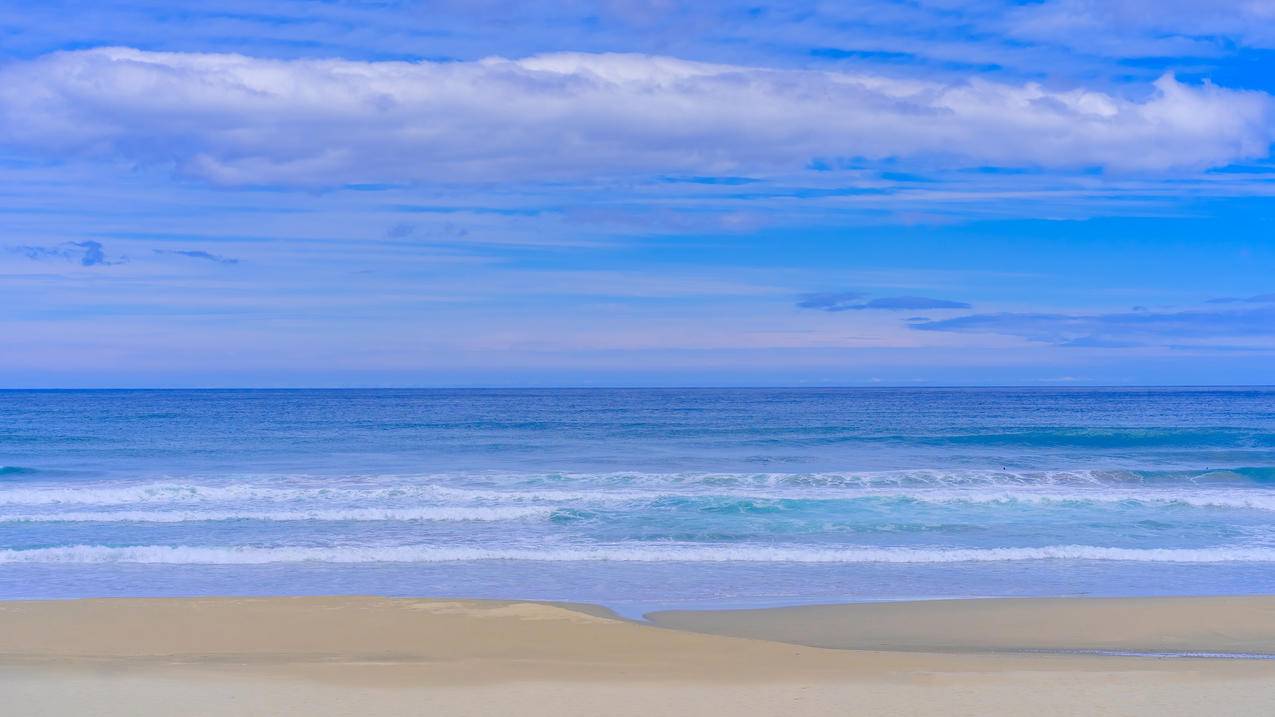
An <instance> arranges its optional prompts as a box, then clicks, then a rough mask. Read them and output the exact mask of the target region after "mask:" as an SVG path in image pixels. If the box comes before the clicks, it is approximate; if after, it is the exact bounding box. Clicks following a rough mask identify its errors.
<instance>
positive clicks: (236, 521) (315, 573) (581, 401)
mask: <svg viewBox="0 0 1275 717" xmlns="http://www.w3.org/2000/svg"><path fill="white" fill-rule="evenodd" d="M0 466H2V467H0V598H3V599H16V598H67V597H86V596H173V595H280V594H289V595H290V594H379V595H411V596H449V597H471V598H522V599H551V600H572V601H585V602H597V603H603V604H607V605H611V606H613V607H616V608H617V609H619V610H621V611H632V612H640V611H641V610H644V609H649V608H654V607H744V606H763V605H782V604H799V603H815V602H845V601H856V600H885V599H921V598H941V597H975V596H1033V595H1057V596H1062V595H1113V596H1114V595H1212V594H1255V593H1275V389H1272V388H1221V389H1218V388H1199V389H1195V388H1138V389H1126V388H1097V389H1089V388H1084V389H1081V388H1070V389H1020V388H952V389H939V388H924V389H922V388H917V389H900V388H866V389H762V388H758V389H554V390H549V389H545V390H541V389H526V390H495V389H492V390H477V389H475V390H427V389H420V390H407V389H403V390H381V389H367V390H361V389H360V390H277V391H276V390H209V391H185V390H173V391H143V390H137V391H134V390H121V391H3V392H0Z"/></svg>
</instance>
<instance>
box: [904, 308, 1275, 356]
mask: <svg viewBox="0 0 1275 717" xmlns="http://www.w3.org/2000/svg"><path fill="white" fill-rule="evenodd" d="M908 327H909V328H912V329H915V330H918V331H947V332H958V333H988V334H1001V335H1006V336H1017V337H1021V338H1024V339H1027V340H1029V341H1041V342H1046V343H1051V344H1055V345H1058V346H1068V347H1090V348H1121V347H1129V346H1168V345H1171V344H1175V343H1177V342H1180V341H1182V340H1184V339H1217V338H1245V337H1250V338H1258V337H1272V336H1275V307H1272V306H1261V307H1256V308H1251V309H1241V310H1233V311H1223V310H1212V311H1209V310H1190V311H1168V312H1156V311H1134V312H1120V313H1098V314H1060V313H1014V312H1004V313H996V314H971V315H968V316H958V317H955V318H951V319H939V320H932V321H923V322H914V323H910V324H908Z"/></svg>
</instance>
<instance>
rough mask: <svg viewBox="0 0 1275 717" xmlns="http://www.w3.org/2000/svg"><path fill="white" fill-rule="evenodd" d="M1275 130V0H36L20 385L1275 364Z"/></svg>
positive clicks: (6, 18)
mask: <svg viewBox="0 0 1275 717" xmlns="http://www.w3.org/2000/svg"><path fill="white" fill-rule="evenodd" d="M214 5H215V8H214V7H211V6H214ZM1273 142H1275V0H1215V1H1214V2H1210V3H1202V2H1197V1H1194V0H1157V1H1155V2H1152V1H1151V0H1106V1H1099V0H1092V1H1086V0H1038V1H1035V2H1008V1H1003V0H967V1H961V0H907V1H904V0H898V1H894V0H864V1H863V2H802V1H800V0H795V1H792V2H784V3H766V2H754V3H724V2H714V1H713V0H703V1H701V2H686V3H682V2H674V1H672V0H650V1H647V2H642V1H640V0H609V1H608V0H597V1H592V2H590V1H586V0H571V1H564V2H558V3H525V2H505V1H504V0H470V1H468V2H408V1H406V0H404V1H395V0H369V1H366V2H353V1H340V0H314V1H307V2H301V1H296V0H254V1H253V2H248V1H246V0H229V1H227V2H220V3H206V2H193V1H189V2H188V1H186V0H169V1H167V2H155V1H149V0H119V1H114V2H112V1H111V0H98V1H96V2H69V1H65V0H46V1H45V2H41V3H28V2H16V1H14V0H0V331H2V332H3V336H4V341H3V343H0V386H4V387H12V388H20V387H145V386H154V387H181V386H190V387H229V386H281V387H304V386H598V385H604V386H651V385H666V386H717V385H722V386H736V385H764V386H778V385H793V386H871V385H904V386H924V385H1030V386H1084V385H1164V384H1174V385H1181V384H1187V385H1200V384H1275V161H1273V160H1272V156H1271V150H1272V143H1273Z"/></svg>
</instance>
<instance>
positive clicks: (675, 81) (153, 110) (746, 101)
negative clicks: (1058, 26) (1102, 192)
mask: <svg viewBox="0 0 1275 717" xmlns="http://www.w3.org/2000/svg"><path fill="white" fill-rule="evenodd" d="M1149 89H1150V91H1149V92H1147V93H1145V94H1146V96H1145V98H1143V99H1139V100H1134V99H1128V98H1125V97H1121V96H1118V95H1114V94H1110V93H1105V92H1098V91H1092V90H1086V89H1071V90H1054V89H1049V88H1045V87H1042V86H1039V85H1036V84H1031V83H1028V84H1007V83H997V82H991V81H987V80H982V79H977V78H973V79H969V80H966V81H964V82H959V83H940V82H932V81H925V80H907V79H899V78H891V77H886V76H881V75H871V74H847V73H832V72H815V71H802V70H776V69H767V68H758V67H742V66H731V65H715V64H706V63H696V62H689V61H684V60H679V59H675V58H668V57H658V56H649V55H614V54H573V53H564V54H552V55H539V56H533V57H529V58H525V59H521V60H508V59H503V58H489V59H485V60H481V61H476V62H415V63H408V62H357V61H345V60H273V59H259V58H252V57H246V56H242V55H232V54H195V53H154V52H145V51H140V50H133V49H127V48H102V49H95V50H85V51H76V52H60V53H54V54H51V55H47V56H44V57H41V58H37V59H35V60H30V61H22V62H15V63H11V64H8V65H6V66H4V67H3V68H0V143H3V144H6V145H9V146H10V147H12V148H15V149H18V150H19V151H28V152H33V153H38V154H43V155H48V156H55V157H65V156H88V157H107V158H115V159H120V160H124V161H126V162H134V163H143V164H164V163H172V164H174V165H175V166H176V167H177V169H178V170H179V171H181V172H183V173H186V174H189V175H193V176H196V177H199V178H202V179H206V180H209V181H212V182H217V183H225V184H271V183H279V184H298V185H325V184H342V183H354V182H384V181H401V180H423V181H493V180H525V179H589V178H597V177H615V176H632V175H643V174H651V173H678V172H694V173H769V172H790V171H794V170H799V169H800V168H801V167H803V166H805V165H806V164H807V163H808V162H810V161H811V159H813V158H837V157H859V158H866V159H869V160H879V159H902V160H905V161H912V162H916V163H920V164H923V165H925V166H929V167H963V166H978V165H1000V166H1029V167H1044V168H1060V169H1064V168H1075V167H1089V166H1100V167H1104V168H1106V169H1109V170H1114V171H1128V172H1150V173H1158V172H1165V171H1170V172H1176V171H1182V170H1198V169H1202V168H1207V167H1213V166H1221V165H1226V164H1229V163H1232V162H1235V161H1238V160H1243V159H1252V158H1260V157H1265V156H1267V154H1268V152H1269V149H1270V144H1271V142H1272V140H1273V139H1275V99H1273V98H1272V97H1271V96H1270V95H1267V94H1265V93H1260V92H1249V91H1236V90H1228V89H1223V88H1219V87H1215V86H1212V85H1207V84H1206V85H1202V86H1194V85H1184V84H1181V83H1178V82H1176V81H1175V80H1174V79H1172V78H1171V77H1164V78H1161V79H1160V80H1159V81H1158V82H1156V83H1155V86H1154V87H1153V88H1149Z"/></svg>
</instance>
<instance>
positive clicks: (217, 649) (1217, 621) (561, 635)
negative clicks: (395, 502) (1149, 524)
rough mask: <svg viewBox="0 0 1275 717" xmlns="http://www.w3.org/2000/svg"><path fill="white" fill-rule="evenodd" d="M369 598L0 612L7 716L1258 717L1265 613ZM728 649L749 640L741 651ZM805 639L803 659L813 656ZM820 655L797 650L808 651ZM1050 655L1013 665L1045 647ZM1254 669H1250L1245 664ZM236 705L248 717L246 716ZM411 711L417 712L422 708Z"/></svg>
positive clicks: (992, 603)
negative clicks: (1158, 650) (1181, 650)
mask: <svg viewBox="0 0 1275 717" xmlns="http://www.w3.org/2000/svg"><path fill="white" fill-rule="evenodd" d="M650 617H651V622H650V623H644V622H636V621H633V620H629V619H625V618H621V617H619V616H618V615H616V614H615V613H614V612H612V611H611V610H609V609H607V608H604V607H600V606H595V605H587V604H575V603H545V602H520V601H501V600H449V599H437V600H433V599H415V598H378V597H270V598H152V599H130V598H109V599H87V600H85V599H80V600H56V601H5V602H0V699H3V700H5V702H6V704H8V705H10V706H11V708H12V709H13V711H12V713H13V714H22V715H45V714H47V715H55V714H57V715H60V714H74V713H77V712H79V713H86V714H87V713H91V714H101V715H110V716H114V715H120V716H123V715H146V716H149V715H156V716H158V715H164V714H172V713H173V709H174V708H173V705H174V701H175V700H177V701H180V704H181V705H182V709H181V710H180V712H181V713H182V714H192V715H208V716H209V717H223V716H226V717H228V716H229V715H238V714H297V715H301V714H304V715H316V716H319V717H335V716H336V715H356V714H359V715H362V714H371V715H400V714H402V715H408V714H420V713H422V711H427V712H428V711H432V713H437V714H475V715H477V714H523V715H532V716H539V715H545V716H546V717H547V716H548V715H562V714H571V715H575V714H580V715H584V714H619V715H630V714H631V715H649V714H703V713H705V712H709V711H713V710H721V711H727V710H729V711H737V712H741V713H746V714H776V715H778V714H810V715H825V714H826V715H833V714H845V713H846V708H847V706H848V705H854V706H855V707H856V708H858V709H861V710H864V711H865V712H867V713H882V714H897V713H906V714H919V715H931V714H933V715H948V714H979V715H1018V714H1023V713H1026V712H1028V711H1030V712H1032V713H1035V714H1038V715H1059V716H1060V717H1061V716H1062V715H1074V714H1092V713H1096V712H1099V711H1102V713H1104V714H1113V715H1143V714H1147V715H1150V714H1156V715H1172V716H1176V715H1183V716H1184V717H1185V716H1186V715H1198V714H1208V713H1210V712H1213V713H1216V712H1217V711H1218V710H1219V708H1220V707H1224V709H1222V711H1225V712H1226V713H1227V714H1234V715H1255V716H1256V715H1267V714H1269V706H1270V705H1271V704H1275V662H1273V661H1272V660H1270V659H1266V658H1260V659H1243V658H1241V657H1238V656H1232V657H1229V658H1227V659H1157V658H1154V657H1146V656H1124V655H1116V654H1086V653H1083V652H1078V650H1085V649H1096V650H1112V649H1116V650H1118V649H1124V648H1148V647H1149V648H1155V647H1163V646H1164V645H1171V646H1174V647H1175V648H1176V647H1186V648H1191V649H1192V650H1194V651H1196V652H1230V653H1235V655H1238V653H1240V652H1245V651H1246V652H1250V653H1254V654H1262V655H1266V654H1268V653H1269V654H1275V596H1267V597H1239V598H1061V599H1060V598H1054V599H1030V598H1029V599H1010V600H1006V599H994V598H989V599H976V600H942V601H932V600H927V601H921V602H911V603H851V604H845V605H822V606H805V607H791V608H771V609H766V610H726V611H696V612H686V611H682V612H676V611H671V612H663V613H659V612H657V613H654V614H652V615H651V616H650ZM745 633H746V634H745ZM816 638H817V639H816ZM815 641H819V642H822V643H824V644H822V645H819V646H813V645H810V644H805V643H810V642H815ZM1042 646H1043V648H1044V649H1047V650H1050V651H1028V650H1037V649H1042ZM1255 647H1256V648H1258V649H1254V648H1255ZM248 705H251V706H252V709H246V706H248ZM424 705H428V706H430V709H429V710H426V709H425V708H424V707H423V706H424Z"/></svg>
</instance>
